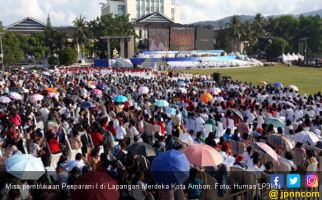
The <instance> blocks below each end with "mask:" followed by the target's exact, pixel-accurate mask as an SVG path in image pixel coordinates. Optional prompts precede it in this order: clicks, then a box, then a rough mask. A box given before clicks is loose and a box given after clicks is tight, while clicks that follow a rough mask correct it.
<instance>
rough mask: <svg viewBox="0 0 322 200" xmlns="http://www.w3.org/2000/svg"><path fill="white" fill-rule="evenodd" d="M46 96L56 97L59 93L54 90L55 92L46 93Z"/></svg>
mask: <svg viewBox="0 0 322 200" xmlns="http://www.w3.org/2000/svg"><path fill="white" fill-rule="evenodd" d="M48 96H49V97H51V98H55V99H58V97H59V93H58V92H56V93H48Z"/></svg>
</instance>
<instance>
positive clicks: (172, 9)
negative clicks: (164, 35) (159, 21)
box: [171, 8, 175, 21]
mask: <svg viewBox="0 0 322 200" xmlns="http://www.w3.org/2000/svg"><path fill="white" fill-rule="evenodd" d="M174 14H175V10H174V8H171V20H172V21H174Z"/></svg>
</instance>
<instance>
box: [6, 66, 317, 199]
mask: <svg viewBox="0 0 322 200" xmlns="http://www.w3.org/2000/svg"><path fill="white" fill-rule="evenodd" d="M0 93H1V94H0V122H1V125H0V130H1V137H0V145H1V165H2V172H1V173H2V176H1V181H0V182H1V187H2V188H3V189H2V190H1V198H2V199H8V200H9V199H10V200H14V199H70V198H72V197H73V194H71V193H72V192H71V191H69V190H62V189H61V190H37V189H26V190H23V191H22V190H19V189H16V188H9V189H8V187H6V185H5V184H6V183H13V184H18V185H28V184H34V183H35V182H37V183H43V184H47V185H51V184H52V185H63V184H71V185H73V184H76V183H78V182H77V181H78V179H79V178H81V177H82V176H85V175H86V174H88V173H91V172H101V173H105V174H106V175H107V176H109V177H110V178H112V179H114V180H115V181H116V182H117V184H119V185H136V186H138V188H139V189H137V190H128V189H120V190H118V193H119V198H120V199H135V200H143V199H165V200H171V199H180V200H181V199H191V200H192V199H203V198H204V196H205V195H206V194H205V193H206V191H205V190H202V189H198V188H193V189H191V188H185V189H182V188H181V189H176V190H174V189H169V190H153V189H151V190H150V189H145V188H144V187H143V185H144V184H153V183H155V180H154V176H153V173H151V166H152V165H153V162H154V161H155V160H156V159H157V158H158V157H159V156H160V155H163V154H165V153H167V152H169V151H172V150H174V151H176V152H179V153H181V152H183V151H184V150H185V149H186V148H189V146H192V145H201V144H204V145H208V146H209V147H210V148H212V149H213V151H216V152H218V153H219V155H218V158H217V161H218V162H219V161H221V163H219V164H216V165H213V166H206V167H203V166H196V165H194V164H191V166H190V172H189V177H188V178H187V179H186V180H185V182H184V184H193V185H198V184H202V183H205V182H206V180H205V178H204V177H208V179H207V181H208V183H209V180H210V179H212V180H214V181H216V182H218V183H220V184H229V183H231V182H232V180H234V177H232V176H228V174H229V172H231V171H238V172H245V174H247V173H249V174H255V177H256V181H265V175H269V174H271V173H272V172H274V171H285V172H291V171H298V172H306V171H310V172H312V171H317V170H318V169H321V168H322V165H320V162H321V159H320V158H321V157H320V156H322V152H321V149H322V142H321V125H322V110H321V109H322V108H321V100H322V98H321V94H320V93H318V94H315V95H310V96H307V95H301V94H300V93H299V92H298V89H297V88H296V87H294V86H293V87H290V88H288V87H285V88H284V87H281V86H280V85H266V83H265V84H263V85H253V84H250V83H241V82H236V81H223V82H214V81H212V80H210V79H208V78H207V77H194V76H191V75H189V76H187V77H180V78H178V77H170V76H168V75H167V74H162V73H160V72H158V71H150V70H142V69H141V70H132V69H124V70H111V69H96V68H75V69H70V68H61V69H55V70H48V71H43V72H41V71H24V70H23V69H20V70H17V71H8V72H5V73H3V77H2V80H1V82H0ZM133 144H139V145H142V144H144V145H146V146H144V148H148V150H149V151H151V152H150V153H148V150H145V151H143V152H142V151H140V152H135V150H133V149H134V148H129V147H131V146H132V145H133ZM320 148H321V149H320ZM19 154H30V155H32V156H34V157H37V158H40V159H41V161H42V163H43V166H44V167H46V171H45V172H44V174H43V175H42V176H41V177H40V178H39V179H37V180H25V179H23V178H19V177H17V175H16V176H14V175H12V174H13V173H12V172H9V171H8V166H6V165H7V164H8V163H7V162H6V161H7V160H9V159H11V158H12V157H14V156H17V155H19ZM155 167H157V166H155ZM216 172H218V173H216ZM201 174H202V175H201ZM218 174H219V175H218ZM235 179H236V177H235ZM31 181H32V182H31ZM266 181H267V180H266ZM233 192H234V191H233V190H230V191H229V190H228V189H227V190H225V189H220V188H219V189H216V190H215V193H216V195H218V196H221V197H222V196H225V195H228V194H231V193H233ZM111 199H112V198H111Z"/></svg>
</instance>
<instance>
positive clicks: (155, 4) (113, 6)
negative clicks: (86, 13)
mask: <svg viewBox="0 0 322 200" xmlns="http://www.w3.org/2000/svg"><path fill="white" fill-rule="evenodd" d="M101 12H102V15H107V14H115V15H127V14H128V15H130V20H131V21H136V20H138V19H141V18H143V17H145V16H147V15H149V14H151V13H155V12H159V13H161V14H163V15H165V16H167V17H168V18H169V19H171V20H172V21H174V22H176V23H180V10H179V5H178V4H177V0H107V2H106V3H102V7H101Z"/></svg>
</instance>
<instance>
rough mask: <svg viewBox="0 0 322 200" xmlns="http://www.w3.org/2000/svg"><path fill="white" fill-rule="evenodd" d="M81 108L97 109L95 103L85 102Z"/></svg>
mask: <svg viewBox="0 0 322 200" xmlns="http://www.w3.org/2000/svg"><path fill="white" fill-rule="evenodd" d="M80 107H81V108H95V107H96V105H95V103H93V102H90V101H85V102H83V103H81V104H80Z"/></svg>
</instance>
